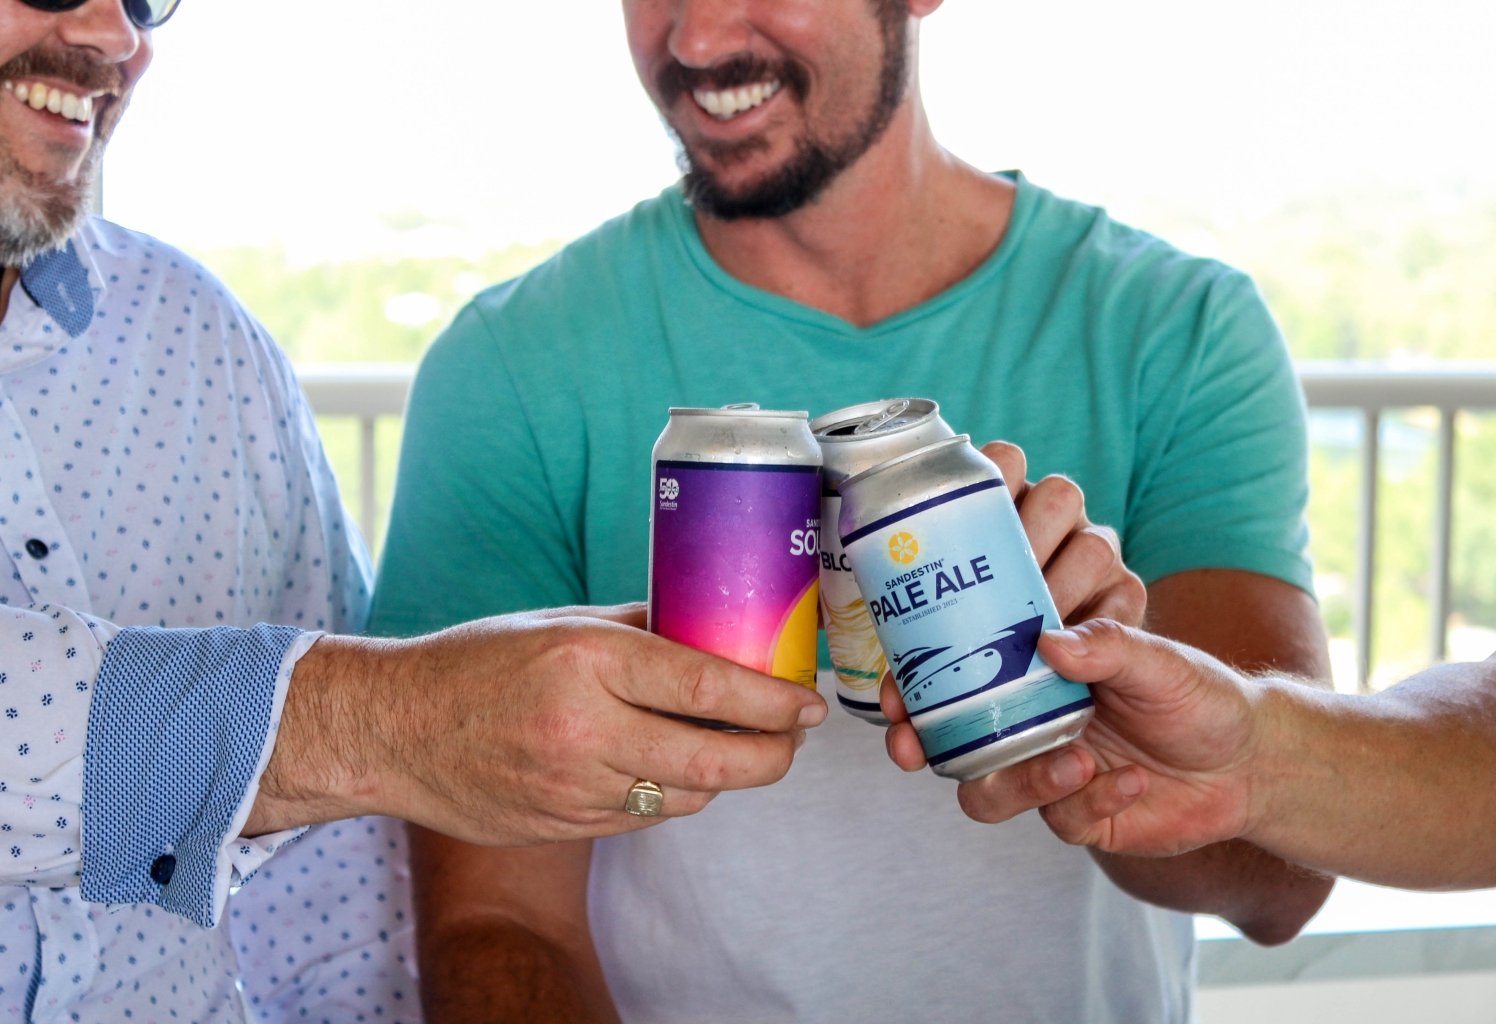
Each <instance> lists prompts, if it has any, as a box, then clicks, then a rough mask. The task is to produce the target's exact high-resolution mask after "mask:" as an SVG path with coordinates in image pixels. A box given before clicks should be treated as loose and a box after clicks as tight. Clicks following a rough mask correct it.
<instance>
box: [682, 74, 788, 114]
mask: <svg viewBox="0 0 1496 1024" xmlns="http://www.w3.org/2000/svg"><path fill="white" fill-rule="evenodd" d="M778 91H779V82H778V81H772V82H756V83H754V84H753V85H745V86H740V87H739V88H736V89H697V90H696V91H695V92H693V93H691V96H692V97H693V98H694V99H695V100H696V103H697V105H698V106H700V107H701V109H702V110H705V111H706V112H707V113H708V114H711V115H712V116H713V117H715V118H717V119H718V120H719V121H726V120H727V119H728V118H730V117H732V116H734V115H735V114H739V113H741V112H742V111H745V110H752V109H753V108H754V107H756V106H758V105H760V104H761V103H763V102H764V101H765V100H767V99H768V98H769V97H770V96H773V95H774V94H775V93H776V92H778Z"/></svg>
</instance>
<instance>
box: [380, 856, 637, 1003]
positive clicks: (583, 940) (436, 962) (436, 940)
mask: <svg viewBox="0 0 1496 1024" xmlns="http://www.w3.org/2000/svg"><path fill="white" fill-rule="evenodd" d="M410 851H411V878H412V881H413V893H414V896H415V909H416V949H417V954H418V956H419V960H420V975H421V1002H422V1006H423V1008H424V1009H425V1012H426V1019H427V1020H432V1021H445V1020H453V1021H488V1020H496V1021H499V1020H502V1021H536V1022H542V1024H543V1022H547V1021H555V1022H558V1024H559V1022H566V1024H571V1022H581V1024H585V1022H594V1021H595V1022H609V1021H616V1020H617V1019H618V1014H617V1011H616V1010H615V1009H614V1007H613V1000H612V997H611V996H610V995H609V993H608V986H607V982H606V981H605V980H604V977H603V970H602V965H601V963H600V962H599V960H598V957H597V953H596V951H595V948H594V946H593V942H592V933H591V930H590V928H589V926H588V921H587V878H588V874H589V872H590V869H591V864H592V844H591V843H590V842H586V841H583V842H571V843H557V844H552V845H550V846H540V847H529V848H522V849H509V850H484V849H479V848H476V847H472V846H469V845H467V844H464V843H459V842H456V841H454V840H451V839H448V838H446V837H445V836H441V835H438V834H436V833H433V832H429V831H427V830H424V829H419V828H412V829H411V830H410Z"/></svg>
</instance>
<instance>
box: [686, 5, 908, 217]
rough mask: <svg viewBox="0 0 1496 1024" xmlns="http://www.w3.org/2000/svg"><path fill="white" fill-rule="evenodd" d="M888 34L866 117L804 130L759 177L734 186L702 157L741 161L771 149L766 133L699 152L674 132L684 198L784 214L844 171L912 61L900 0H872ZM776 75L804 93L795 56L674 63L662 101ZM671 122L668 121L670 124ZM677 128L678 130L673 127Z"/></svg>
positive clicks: (702, 206) (736, 212)
mask: <svg viewBox="0 0 1496 1024" xmlns="http://www.w3.org/2000/svg"><path fill="white" fill-rule="evenodd" d="M872 4H873V8H874V10H875V11H876V13H877V16H878V22H879V25H880V28H881V30H882V36H883V62H882V66H881V67H880V69H879V72H878V93H877V96H876V97H875V98H874V100H873V105H872V107H871V109H869V110H868V111H867V112H866V113H865V114H864V115H863V117H862V119H861V120H860V121H859V122H858V123H857V124H856V125H855V126H854V127H853V128H852V129H851V130H850V131H848V132H846V133H845V134H843V135H842V136H841V137H839V138H835V139H826V138H819V137H817V136H815V135H814V134H812V133H810V132H806V133H805V134H804V135H802V136H800V138H798V139H796V140H795V149H794V152H793V153H792V154H791V155H790V157H789V159H788V160H786V161H785V162H784V163H783V164H782V165H780V166H779V167H777V168H775V169H774V170H772V171H769V172H768V173H766V174H764V175H763V176H761V177H759V178H758V179H757V180H755V181H751V182H749V183H747V184H746V185H743V186H740V187H738V188H737V189H735V190H734V189H729V188H728V187H727V185H726V184H724V182H723V181H722V180H721V178H720V177H718V176H717V175H715V174H713V173H712V172H711V171H710V170H708V169H707V168H706V167H704V166H703V161H702V159H701V158H702V157H710V158H711V159H712V160H714V161H715V162H717V163H718V164H727V165H730V164H732V163H735V162H738V161H741V160H744V159H746V158H748V157H749V156H751V155H753V154H754V153H757V152H760V151H762V150H764V149H765V148H767V146H768V143H767V142H766V141H765V140H763V139H748V140H745V141H743V142H739V143H733V144H730V145H721V144H715V143H701V144H700V145H699V146H698V148H697V149H696V151H695V152H693V150H692V147H689V146H687V145H686V144H685V143H684V142H682V141H681V139H680V136H679V135H676V144H677V146H678V147H679V155H678V160H679V162H680V166H681V171H682V173H683V174H684V181H685V190H686V199H687V201H689V202H690V203H691V205H692V206H694V207H695V208H696V209H698V210H701V211H702V212H703V213H706V214H708V215H710V216H712V217H716V218H718V219H720V220H737V219H740V218H772V217H783V216H785V215H787V214H790V213H794V212H795V211H796V210H798V209H800V208H801V207H803V206H805V205H807V204H809V203H811V202H813V201H814V200H815V199H816V198H817V197H818V196H819V195H820V194H821V193H822V192H823V191H824V190H825V189H826V187H827V186H828V185H830V184H831V182H832V181H833V180H835V179H836V177H837V176H838V175H840V174H841V173H842V171H844V170H846V169H847V168H848V167H850V166H851V165H852V164H853V163H855V162H856V161H857V160H858V159H859V158H860V157H861V156H862V155H863V154H864V153H866V152H867V151H868V149H870V148H871V147H872V145H873V143H875V142H877V141H878V138H879V136H881V135H882V134H883V132H884V130H885V129H887V127H888V124H889V122H890V121H891V120H892V119H893V115H894V112H895V111H896V110H898V108H899V104H900V103H902V102H903V101H904V94H905V90H906V87H907V82H908V67H909V52H908V40H909V20H908V18H909V14H908V8H907V6H906V5H905V4H904V3H903V2H902V0H872ZM769 78H776V79H778V81H779V82H780V83H781V85H782V87H783V88H785V89H788V90H789V91H790V92H792V93H794V94H795V95H796V96H797V97H798V98H799V99H800V100H802V101H803V100H804V99H805V94H806V92H807V91H808V88H809V82H810V75H809V73H808V72H807V71H806V70H805V68H804V67H803V66H802V65H800V64H799V63H797V62H795V61H788V60H786V61H777V62H769V61H762V60H755V59H752V58H748V57H740V58H735V59H733V60H730V61H726V62H724V63H723V64H721V65H720V66H718V67H716V68H713V69H710V70H694V69H690V68H686V67H684V66H683V65H681V64H679V63H676V62H671V63H670V64H669V65H668V66H667V67H666V68H665V69H664V70H663V71H662V72H661V73H660V77H659V82H658V87H659V92H660V96H661V98H662V101H663V105H664V107H665V108H667V109H668V107H669V106H670V105H671V104H672V103H674V101H675V99H676V98H677V97H679V96H680V95H681V94H682V93H683V92H687V91H690V90H692V89H695V88H698V87H701V86H706V87H710V88H716V89H731V88H734V87H737V86H740V85H746V84H749V83H752V82H761V81H765V80H767V79H769ZM666 127H667V129H669V125H668V124H667V125H666ZM671 133H672V134H675V133H674V131H673V130H672V131H671Z"/></svg>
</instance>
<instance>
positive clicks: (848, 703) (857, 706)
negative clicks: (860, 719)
mask: <svg viewBox="0 0 1496 1024" xmlns="http://www.w3.org/2000/svg"><path fill="white" fill-rule="evenodd" d="M836 699H837V700H838V701H840V702H841V706H842V707H844V708H850V709H852V710H854V711H876V712H878V714H880V715H881V714H882V713H883V705H882V704H878V703H873V704H869V703H868V702H867V701H865V700H852V699H851V698H848V697H843V696H842V695H841V694H839V693H838V694H837V695H836Z"/></svg>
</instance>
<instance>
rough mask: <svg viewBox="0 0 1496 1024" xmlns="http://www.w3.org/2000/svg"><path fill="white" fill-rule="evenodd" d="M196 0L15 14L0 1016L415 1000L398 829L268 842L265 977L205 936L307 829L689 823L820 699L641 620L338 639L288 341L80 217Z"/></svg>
mask: <svg viewBox="0 0 1496 1024" xmlns="http://www.w3.org/2000/svg"><path fill="white" fill-rule="evenodd" d="M175 7H176V0H0V268H3V278H0V551H3V554H0V723H3V725H0V1016H5V1017H6V1018H7V1019H10V1018H18V1019H21V1020H28V1021H37V1022H42V1021H47V1022H50V1021H72V1020H82V1021H115V1020H126V1019H132V1020H137V1021H152V1020H164V1019H173V1020H191V1021H196V1022H204V1024H205V1022H209V1021H217V1020H240V1021H242V1020H245V1019H246V1018H249V1019H257V1020H273V1019H279V1018H281V1017H290V1016H293V1015H294V1016H295V1017H296V1018H297V1019H309V1020H318V1019H321V1020H337V1021H346V1020H361V1019H380V1020H386V1021H397V1020H404V1021H409V1020H414V1019H417V1018H418V1017H419V1013H420V1011H419V1007H418V1005H417V1001H416V999H415V997H414V991H413V989H412V988H411V987H410V986H409V977H408V973H407V972H408V969H409V965H410V961H409V958H408V957H407V956H405V955H404V949H405V943H406V942H407V941H408V930H409V921H410V917H409V912H408V908H407V904H406V902H405V900H406V897H405V894H404V888H403V885H402V884H401V881H400V874H401V872H403V870H404V851H403V846H402V840H401V836H400V833H399V831H398V829H397V828H395V827H393V826H392V825H391V823H390V822H389V821H388V820H387V819H383V818H363V819H358V820H356V821H345V822H341V823H339V824H336V825H331V826H324V827H323V828H321V829H318V830H314V831H313V832H311V833H309V834H307V835H306V837H305V838H303V839H302V841H301V842H299V843H297V844H295V845H292V846H289V847H287V849H286V850H285V852H283V853H281V854H280V855H279V856H278V857H277V858H276V860H274V861H272V862H270V864H269V866H268V867H267V868H266V869H265V871H264V872H262V876H263V877H261V878H260V879H258V880H257V881H256V882H255V883H254V885H253V886H251V887H250V888H249V889H248V890H247V891H246V894H245V895H246V896H247V897H249V898H251V899H252V900H254V901H255V902H254V903H252V904H251V906H254V907H256V908H257V909H256V912H255V913H253V914H246V915H245V917H244V919H243V920H240V921H236V922H235V925H236V927H237V928H238V938H239V940H240V943H241V946H242V947H243V948H245V949H250V948H253V949H254V950H257V953H256V954H255V955H256V957H257V959H256V960H254V961H253V963H252V966H253V967H254V968H255V969H254V971H253V972H252V973H251V974H250V975H249V976H244V975H245V973H246V967H247V966H251V963H250V961H244V962H241V961H240V956H239V953H237V952H236V950H235V948H234V943H233V941H232V937H231V935H230V934H229V930H228V929H224V928H218V929H214V930H212V931H207V930H204V926H212V925H213V924H215V923H217V922H218V921H219V920H220V919H221V918H222V917H223V914H224V909H225V906H226V902H227V899H228V893H229V890H230V889H231V887H233V886H237V885H238V884H239V883H240V882H242V881H244V880H245V879H246V878H247V877H248V876H249V875H250V874H251V873H254V872H255V871H257V870H258V869H259V868H260V866H261V865H262V864H265V863H266V862H267V860H269V858H270V857H271V856H272V854H275V853H276V850H277V849H278V848H279V847H280V846H281V845H282V844H284V843H285V842H286V841H287V840H288V839H291V838H294V837H297V836H298V835H300V834H301V830H302V829H303V828H304V826H306V825H308V824H311V823H314V822H327V821H334V820H337V819H344V818H350V817H353V816H355V815H358V814H390V815H396V816H399V817H403V818H407V819H409V820H413V821H417V822H420V823H421V824H423V825H426V826H428V827H432V828H435V829H438V830H441V831H446V832H450V833H452V834H454V835H456V836H459V837H462V838H466V839H469V840H472V841H478V842H484V843H534V842H541V841H546V840H553V839H563V838H573V837H577V836H582V835H596V834H605V833H611V832H618V831H623V830H627V829H631V828H636V827H641V826H643V825H645V824H648V823H649V822H650V820H651V819H649V818H641V817H637V816H633V815H631V814H626V813H625V812H624V809H623V803H624V794H625V792H626V791H627V790H628V789H629V785H630V782H631V781H638V780H639V779H642V778H648V779H654V780H658V781H659V782H660V783H661V784H662V785H663V786H665V787H666V793H667V796H666V799H665V805H664V808H663V816H666V817H668V816H676V815H681V814H689V813H692V812H694V811H696V810H698V809H700V808H701V807H702V806H704V805H705V804H706V802H707V801H708V800H709V799H710V798H711V797H712V796H713V795H715V791H717V790H720V789H727V788H738V787H742V786H749V785H761V784H765V783H768V782H771V781H773V780H774V779H776V778H778V777H779V776H780V775H782V774H783V772H784V771H785V770H786V769H787V767H788V765H789V761H790V759H791V757H792V756H793V750H794V746H795V743H796V740H797V738H798V734H799V731H800V730H801V729H803V728H804V727H805V726H807V725H813V724H815V723H816V722H818V721H819V720H820V719H821V718H822V717H823V716H824V713H825V709H824V705H823V704H822V703H821V702H820V700H819V698H817V697H815V696H813V695H812V694H810V693H809V692H808V691H805V690H803V689H801V688H799V687H795V686H792V685H790V684H787V683H782V682H779V681H774V680H767V679H764V678H763V677H759V676H757V675H755V674H753V673H749V672H747V671H746V670H740V669H737V668H736V667H734V666H729V665H727V664H726V663H724V662H720V661H717V660H716V659H712V658H709V657H707V656H705V655H699V654H696V653H694V652H690V651H687V650H685V649H683V648H679V647H676V646H674V645H671V644H668V643H666V642H665V641H662V640H659V639H658V638H655V637H651V636H649V635H648V634H646V633H644V632H642V631H640V630H638V629H634V628H628V627H629V626H632V625H637V624H638V614H637V610H636V609H611V610H573V613H572V614H564V613H557V614H550V613H542V614H538V615H529V616H519V617H509V618H505V619H494V620H486V621H484V622H481V623H474V624H471V625H470V626H467V627H460V628H459V629H456V630H450V631H447V632H445V633H442V634H437V635H434V636H432V637H428V638H423V639H421V640H417V641H405V642H389V641H381V642H371V641H363V640H358V639H354V638H351V637H339V636H331V635H324V634H335V633H338V632H352V631H356V630H358V629H360V628H361V627H362V625H363V621H364V617H365V615H366V612H367V604H368V576H369V572H368V565H367V557H366V555H365V553H364V550H363V547H362V545H361V543H360V542H359V540H358V538H357V537H356V536H355V535H354V534H353V532H352V530H351V528H350V527H349V526H348V524H347V522H346V521H345V519H344V516H343V511H342V508H341V506H340V504H339V502H338V498H337V492H336V487H335V484H334V482H333V479H332V476H331V473H330V472H329V470H328V467H327V465H326V462H325V459H324V456H323V453H322V450H321V447H320V444H319V443H318V440H317V437H316V433H315V428H314V424H313V420H312V416H311V413H310V411H309V409H308V408H307V407H306V404H305V402H304V400H303V398H302V396H301V395H300V393H299V391H298V389H297V386H296V383H295V380H294V378H293V376H292V373H291V370H290V367H289V366H288V364H287V362H286V360H285V358H284V356H283V355H282V353H281V352H280V351H279V350H278V349H277V348H276V347H275V346H274V344H273V343H272V342H271V341H270V340H269V339H268V338H266V337H265V335H264V333H263V331H262V330H261V329H260V327H259V325H258V324H257V323H256V322H255V321H254V320H253V319H252V318H251V317H250V316H249V315H248V314H247V313H246V312H245V311H244V310H243V309H242V308H241V307H240V306H239V305H238V304H237V302H235V300H234V299H233V298H232V296H230V295H229V294H228V293H227V291H226V290H225V289H224V288H223V287H222V286H221V285H220V284H219V283H218V282H217V281H216V280H214V279H213V278H212V277H211V275H209V274H208V273H207V272H206V271H204V270H203V269H202V268H201V267H199V266H198V265H197V264H195V263H194V262H193V261H192V260H191V259H189V258H188V257H186V256H184V255H183V254H182V253H180V252H178V251H176V250H174V249H171V248H169V247H167V246H165V245H162V244H161V243H159V242H157V241H155V240H153V239H151V238H148V237H146V236H144V235H140V234H137V233H134V232H131V231H127V230H125V229H122V228H119V227H117V226H115V225H112V224H109V223H107V222H105V221H102V220H99V219H97V218H89V217H87V216H86V210H87V208H88V205H89V202H90V196H91V187H92V184H93V179H94V176H95V171H96V165H97V162H98V160H99V156H100V153H101V151H102V149H103V146H104V144H105V142H106V140H107V139H108V137H109V134H110V132H111V131H112V130H113V127H114V125H115V124H116V122H117V121H118V118H119V117H120V115H121V113H122V112H123V110H124V107H125V104H126V101H127V100H128V98H129V95H130V92H131V89H132V88H133V86H134V84H135V82H136V81H137V80H138V78H139V77H140V75H141V74H142V73H143V72H144V71H145V69H146V66H147V65H148V64H149V61H150V56H151V30H152V29H153V28H154V27H156V26H158V25H159V24H160V23H161V22H162V21H164V20H165V19H166V18H167V17H168V16H169V15H170V14H171V13H172V11H173V10H174V8H175ZM256 623H273V624H275V625H259V626H257V625H255V624H256ZM293 674H294V683H295V685H292V682H293V678H292V677H293ZM641 707H660V708H667V709H673V710H678V711H681V712H684V713H686V714H691V715H695V716H698V717H705V718H719V719H720V718H726V719H731V720H734V721H738V722H741V723H743V724H745V725H749V726H754V727H757V728H758V729H760V730H762V732H760V733H758V734H756V735H728V734H722V733H715V732H708V731H704V730H699V729H696V728H694V727H692V726H689V725H686V724H684V723H681V722H678V721H674V720H670V719H666V718H663V717H661V716H656V715H652V714H649V713H647V712H645V711H642V710H640V709H641ZM702 773H706V774H702ZM709 777H711V778H713V781H712V782H711V783H710V784H708V783H707V782H706V781H705V780H706V779H707V778H709ZM656 820H658V819H656ZM106 904H107V905H110V906H106ZM240 926H242V927H240ZM246 1000H247V1001H248V1003H249V1004H250V1005H246Z"/></svg>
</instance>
